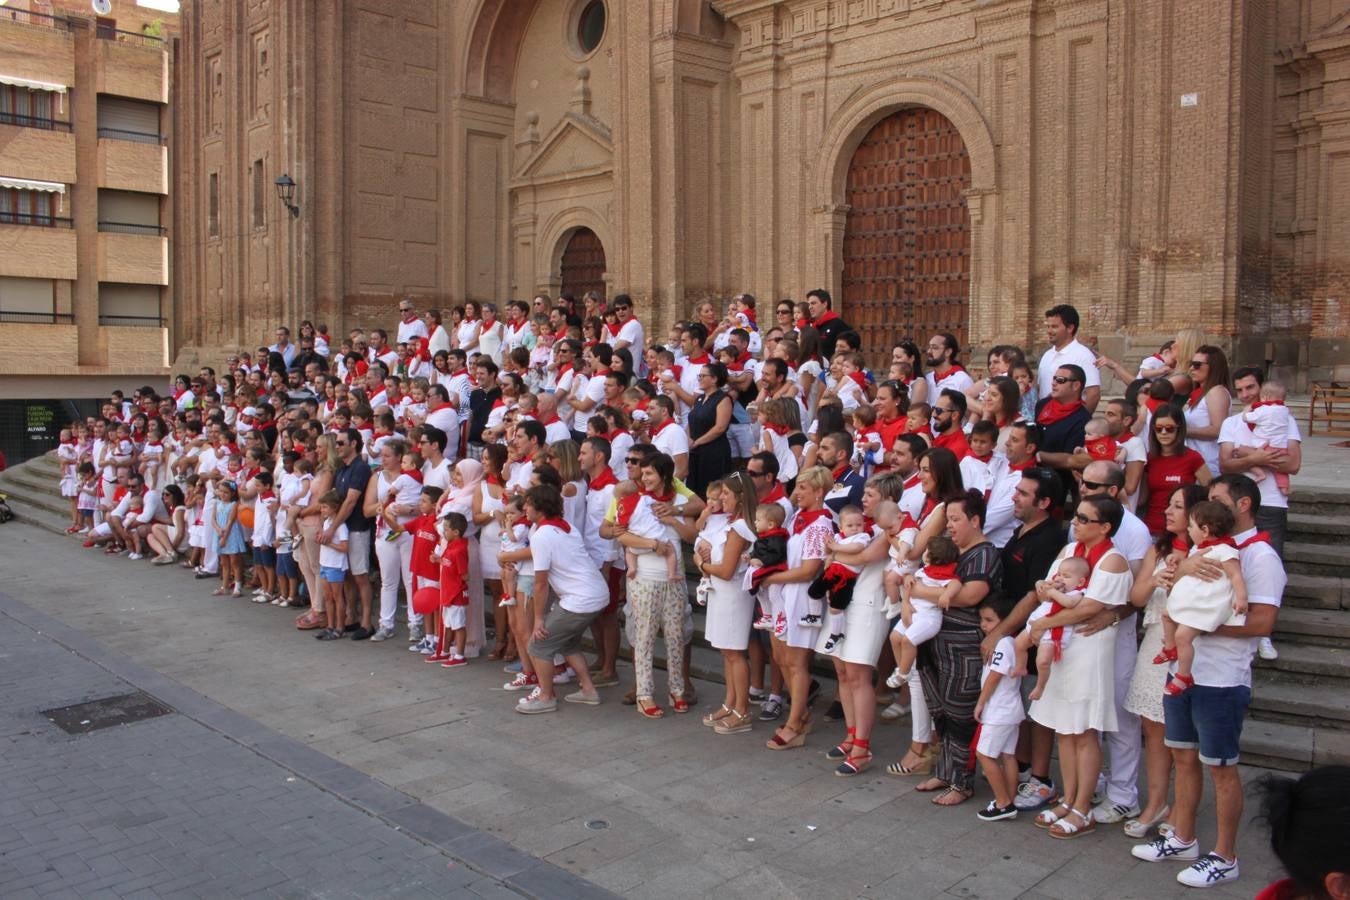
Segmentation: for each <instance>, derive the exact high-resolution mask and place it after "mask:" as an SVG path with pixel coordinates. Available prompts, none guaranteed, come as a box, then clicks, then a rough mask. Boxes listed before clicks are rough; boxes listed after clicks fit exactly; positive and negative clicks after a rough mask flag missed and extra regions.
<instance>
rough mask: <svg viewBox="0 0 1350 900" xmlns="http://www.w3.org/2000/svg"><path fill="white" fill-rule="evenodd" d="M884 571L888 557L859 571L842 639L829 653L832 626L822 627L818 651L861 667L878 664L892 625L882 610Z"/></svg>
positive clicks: (884, 600)
mask: <svg viewBox="0 0 1350 900" xmlns="http://www.w3.org/2000/svg"><path fill="white" fill-rule="evenodd" d="M885 570H886V560H885V559H880V560H878V561H876V562H874V563H868V564H867V565H866V566H863V569H862V571H861V572H859V573H858V582H857V584H855V585H854V586H853V601H852V602H851V603H849V605H848V609H846V610H844V639H843V641H841V642H839V643H838V644H836V645H835V648H834V649H833V650H831V651H829V652H828V653H827V652H826V651H825V642H826V641H827V640H829V637H830V636H829V634H827V632H828V631H829V629H828V628H822V629H820V632H821V633H820V637H819V638H818V639H817V643H816V652H817V653H820V654H823V655H825V656H832V657H834V658H835V659H838V660H842V661H843V662H846V663H854V664H855V665H859V666H875V665H876V664H877V660H878V659H879V658H880V657H881V647H882V645H883V644H884V643H885V642H886V635H887V633H888V632H889V628H888V626H889V624H890V623H889V622H888V621H886V614H885V613H884V612H883V610H884V609H885V606H886V591H885V588H884V586H883V584H882V574H883V573H884V572H885ZM790 624H791V623H790V622H789V625H790Z"/></svg>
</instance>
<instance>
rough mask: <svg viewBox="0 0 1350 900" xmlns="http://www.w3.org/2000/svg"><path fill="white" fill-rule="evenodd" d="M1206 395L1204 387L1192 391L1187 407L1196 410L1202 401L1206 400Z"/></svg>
mask: <svg viewBox="0 0 1350 900" xmlns="http://www.w3.org/2000/svg"><path fill="white" fill-rule="evenodd" d="M1205 393H1206V391H1205V387H1204V385H1201V386H1200V387H1198V388H1196V389H1195V390H1193V391H1191V396H1190V399H1189V400H1187V401H1186V406H1187V407H1188V408H1190V409H1195V408H1196V407H1197V406H1199V405H1200V401H1201V400H1203V399H1205Z"/></svg>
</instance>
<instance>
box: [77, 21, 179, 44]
mask: <svg viewBox="0 0 1350 900" xmlns="http://www.w3.org/2000/svg"><path fill="white" fill-rule="evenodd" d="M94 33H95V34H96V35H97V36H98V38H99V40H103V41H117V42H118V43H122V44H137V45H139V46H141V47H149V48H150V49H151V50H163V49H164V39H163V38H157V37H155V36H154V35H152V34H142V33H141V32H139V31H123V30H122V29H120V28H112V27H109V26H107V25H103V24H100V25H98V26H97V27H96V28H95V30H94Z"/></svg>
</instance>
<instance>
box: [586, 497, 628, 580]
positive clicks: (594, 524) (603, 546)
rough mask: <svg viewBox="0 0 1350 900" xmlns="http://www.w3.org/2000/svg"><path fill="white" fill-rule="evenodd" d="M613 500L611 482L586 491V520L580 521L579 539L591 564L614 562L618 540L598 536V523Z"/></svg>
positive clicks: (603, 519)
mask: <svg viewBox="0 0 1350 900" xmlns="http://www.w3.org/2000/svg"><path fill="white" fill-rule="evenodd" d="M613 501H614V485H612V484H607V485H605V486H604V487H602V488H599V489H598V490H597V489H596V488H591V489H590V490H588V491H586V520H585V521H584V522H582V523H581V539H582V542H583V543H584V544H585V545H586V552H587V553H589V554H590V555H591V564H592V565H594V566H597V567H599V566H603V565H604V564H605V563H611V562H614V560H615V558H616V557H617V556H618V555H619V545H618V542H617V541H615V540H613V539H608V540H607V539H605V538H602V537H601V536H600V525H601V523H603V522H604V521H605V513H606V512H607V511H608V510H609V505H610V503H612V502H613Z"/></svg>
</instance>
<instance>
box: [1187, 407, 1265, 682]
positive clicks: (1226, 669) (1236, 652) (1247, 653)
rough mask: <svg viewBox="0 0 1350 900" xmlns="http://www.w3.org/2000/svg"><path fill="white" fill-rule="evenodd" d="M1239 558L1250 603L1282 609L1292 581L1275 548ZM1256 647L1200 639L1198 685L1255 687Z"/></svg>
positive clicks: (1238, 537) (1261, 546)
mask: <svg viewBox="0 0 1350 900" xmlns="http://www.w3.org/2000/svg"><path fill="white" fill-rule="evenodd" d="M1242 427H1243V428H1244V429H1245V428H1246V427H1247V426H1246V425H1243V426H1242ZM1255 534H1256V529H1255V528H1249V529H1247V530H1246V531H1243V532H1240V533H1238V534H1235V535H1233V540H1234V541H1236V542H1237V543H1238V545H1241V544H1242V542H1243V541H1245V540H1247V539H1249V538H1251V537H1252V536H1253V535H1255ZM1238 558H1239V561H1240V563H1241V565H1242V580H1243V581H1245V582H1246V583H1247V602H1248V603H1249V604H1251V605H1255V604H1257V603H1266V604H1269V605H1270V606H1275V607H1279V606H1280V602H1281V600H1282V599H1283V597H1284V588H1285V585H1286V584H1287V583H1288V580H1289V579H1288V576H1287V575H1286V574H1285V571H1284V564H1283V563H1282V562H1281V561H1280V557H1279V555H1278V554H1277V553H1276V552H1275V548H1274V547H1272V546H1270V544H1267V543H1265V542H1264V541H1260V542H1256V543H1253V544H1250V545H1248V546H1247V547H1246V548H1245V549H1243V550H1239V551H1238ZM1256 644H1257V638H1245V637H1226V636H1224V635H1219V634H1201V635H1197V636H1196V638H1195V662H1194V664H1193V665H1192V667H1191V674H1192V675H1193V676H1194V677H1195V683H1196V684H1202V685H1204V686H1205V687H1237V686H1239V685H1240V686H1243V687H1251V684H1252V656H1254V655H1255V654H1256Z"/></svg>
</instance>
